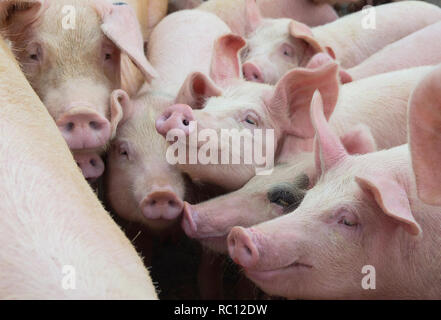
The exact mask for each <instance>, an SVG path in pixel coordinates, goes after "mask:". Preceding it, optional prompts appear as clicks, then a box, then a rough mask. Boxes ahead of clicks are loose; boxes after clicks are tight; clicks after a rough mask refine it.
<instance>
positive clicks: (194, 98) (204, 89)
mask: <svg viewBox="0 0 441 320" xmlns="http://www.w3.org/2000/svg"><path fill="white" fill-rule="evenodd" d="M221 94H222V91H221V90H220V89H219V88H218V87H217V86H216V85H215V84H214V83H213V82H212V81H211V80H210V79H209V78H208V77H207V76H206V75H205V74H203V73H201V72H194V73H192V74H190V75H189V76H188V77H187V79H185V81H184V83H183V85H182V87H181V90H179V93H178V95H177V97H176V99H175V103H177V104H187V105H189V106H191V107H192V108H193V109H202V108H203V106H204V102H205V99H207V98H210V97H217V96H220V95H221Z"/></svg>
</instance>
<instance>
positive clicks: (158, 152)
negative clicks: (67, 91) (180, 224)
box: [105, 10, 230, 232]
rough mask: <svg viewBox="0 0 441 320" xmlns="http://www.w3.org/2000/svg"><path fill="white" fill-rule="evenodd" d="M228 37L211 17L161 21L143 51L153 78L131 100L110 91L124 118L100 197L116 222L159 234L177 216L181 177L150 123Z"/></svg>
mask: <svg viewBox="0 0 441 320" xmlns="http://www.w3.org/2000/svg"><path fill="white" fill-rule="evenodd" d="M207 25H210V29H209V30H206V29H205V26H207ZM228 32H230V30H229V28H228V26H227V25H226V24H225V23H224V22H223V21H221V20H220V19H219V18H218V17H216V16H215V15H213V14H211V13H207V12H202V11H196V10H183V11H178V12H176V13H173V14H171V15H169V16H167V17H166V18H165V19H163V20H162V21H161V22H160V23H159V24H158V25H157V27H156V28H155V29H154V31H153V32H152V34H151V38H150V42H149V47H148V59H149V61H150V62H151V64H152V65H153V66H154V68H155V70H156V71H157V72H158V74H159V77H158V78H157V79H154V80H153V81H152V82H151V84H148V83H146V84H144V86H143V87H142V89H141V90H140V92H138V94H137V95H136V96H135V97H132V98H130V97H129V96H128V94H127V93H126V92H124V91H123V90H117V91H115V92H113V94H112V98H111V101H112V103H111V105H112V107H115V108H119V109H122V110H124V112H123V114H124V117H123V119H122V120H121V121H120V123H119V125H118V128H117V132H116V136H115V138H114V139H113V140H112V143H111V147H110V152H109V155H108V159H107V160H108V162H107V164H108V172H107V173H106V174H105V189H106V191H105V193H106V198H107V201H108V203H109V204H110V207H111V208H112V209H113V210H114V211H115V212H117V214H118V215H120V216H121V217H123V218H125V219H127V220H130V221H136V222H139V223H141V224H142V225H144V226H146V227H148V228H149V229H151V230H152V231H156V232H165V230H166V229H169V228H170V227H171V226H172V225H173V224H175V223H176V221H177V220H178V218H179V217H180V214H181V213H182V209H183V206H184V203H183V199H184V198H186V197H188V193H190V192H189V190H188V189H187V190H186V183H185V180H184V177H183V175H182V173H181V172H180V171H179V170H178V168H177V167H175V166H172V165H171V164H169V162H168V161H167V158H166V152H167V148H168V144H167V143H166V141H165V140H164V139H163V138H162V137H161V136H160V135H159V134H158V133H157V132H156V130H155V120H156V118H157V117H158V116H159V115H160V114H161V113H162V112H163V110H164V109H165V108H166V107H168V106H169V105H171V104H173V101H174V98H175V97H176V95H177V94H178V92H179V89H180V87H181V85H182V83H183V82H184V80H185V78H186V75H187V74H189V73H191V72H192V71H194V70H199V71H200V72H207V73H208V70H209V67H210V59H211V56H212V51H213V46H214V41H215V40H216V39H217V38H218V37H219V36H222V35H223V34H226V33H228ZM188 35H191V37H190V36H188ZM183 36H185V37H186V39H187V40H186V41H182V38H183Z"/></svg>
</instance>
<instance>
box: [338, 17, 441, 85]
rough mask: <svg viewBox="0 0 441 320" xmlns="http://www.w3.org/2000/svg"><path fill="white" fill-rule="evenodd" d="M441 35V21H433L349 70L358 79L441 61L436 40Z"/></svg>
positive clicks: (351, 75)
mask: <svg viewBox="0 0 441 320" xmlns="http://www.w3.org/2000/svg"><path fill="white" fill-rule="evenodd" d="M440 34H441V22H438V23H434V24H431V25H429V26H427V27H425V28H423V29H421V30H418V31H416V32H414V33H411V34H410V35H408V36H407V37H404V38H402V39H401V40H398V41H396V42H394V43H391V44H389V45H387V46H386V47H384V48H383V49H381V50H380V51H378V52H377V53H375V54H373V55H372V56H370V57H369V58H367V59H366V60H364V61H363V62H362V63H360V64H359V65H357V66H355V67H353V68H351V69H348V70H347V74H348V75H349V76H350V77H351V78H352V79H353V80H357V79H362V78H366V77H370V76H372V75H375V74H379V73H384V72H390V71H394V70H399V69H406V68H412V67H418V66H424V65H432V64H438V63H441V42H440V41H437V39H438V38H439V36H440ZM415 50H418V54H415Z"/></svg>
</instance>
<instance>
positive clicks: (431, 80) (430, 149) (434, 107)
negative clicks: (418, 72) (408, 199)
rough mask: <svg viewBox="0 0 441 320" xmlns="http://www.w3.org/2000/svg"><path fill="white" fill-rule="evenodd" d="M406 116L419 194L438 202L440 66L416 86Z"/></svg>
mask: <svg viewBox="0 0 441 320" xmlns="http://www.w3.org/2000/svg"><path fill="white" fill-rule="evenodd" d="M408 118H409V134H410V139H409V145H410V153H411V157H412V166H413V171H414V173H415V180H416V185H417V189H418V196H419V197H420V198H421V200H423V201H424V202H427V203H428V204H433V205H441V68H437V69H436V70H435V71H434V72H431V73H430V74H429V75H428V76H427V77H425V78H424V79H423V80H422V81H421V82H420V83H419V84H418V86H417V87H416V88H415V90H414V92H413V93H412V96H411V98H410V102H409V117H408Z"/></svg>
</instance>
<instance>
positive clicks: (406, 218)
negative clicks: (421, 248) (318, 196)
mask: <svg viewBox="0 0 441 320" xmlns="http://www.w3.org/2000/svg"><path fill="white" fill-rule="evenodd" d="M355 181H356V182H357V183H358V185H359V186H360V187H361V188H362V189H363V190H364V191H367V192H370V193H371V194H372V195H373V196H374V198H375V201H376V202H377V204H378V206H379V207H380V208H381V209H382V210H383V212H384V213H385V214H386V215H388V216H389V217H391V218H393V219H395V220H396V221H397V222H398V223H400V224H401V225H402V226H403V228H404V229H405V230H406V231H407V232H408V233H410V234H411V235H414V236H417V235H419V234H420V233H421V232H422V230H421V227H420V225H419V224H418V222H416V220H415V218H414V217H413V215H412V212H411V210H410V205H409V199H408V197H407V194H406V191H405V190H404V188H403V187H401V186H400V185H399V184H398V183H397V182H395V181H394V180H393V179H390V178H384V177H378V176H370V177H355Z"/></svg>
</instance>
